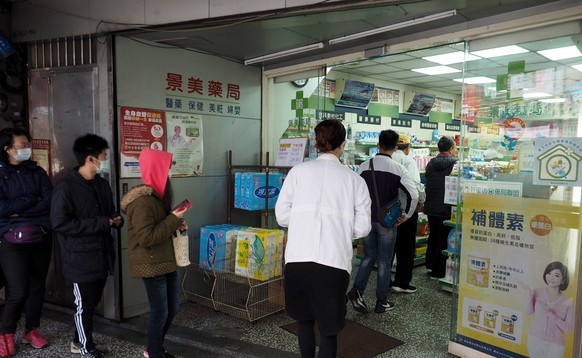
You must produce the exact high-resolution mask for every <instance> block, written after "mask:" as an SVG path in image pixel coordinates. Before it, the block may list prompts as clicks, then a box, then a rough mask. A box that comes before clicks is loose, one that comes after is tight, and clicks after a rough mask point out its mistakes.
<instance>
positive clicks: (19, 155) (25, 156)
mask: <svg viewBox="0 0 582 358" xmlns="http://www.w3.org/2000/svg"><path fill="white" fill-rule="evenodd" d="M31 155H32V149H30V148H24V149H17V150H16V154H15V155H13V156H12V158H14V159H15V160H17V161H19V162H24V161H25V160H29V159H30V156H31Z"/></svg>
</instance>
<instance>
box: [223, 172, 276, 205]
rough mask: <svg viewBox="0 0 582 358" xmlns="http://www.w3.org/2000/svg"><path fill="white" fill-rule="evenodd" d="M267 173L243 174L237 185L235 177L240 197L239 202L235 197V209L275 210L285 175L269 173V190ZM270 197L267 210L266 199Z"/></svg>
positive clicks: (236, 190)
mask: <svg viewBox="0 0 582 358" xmlns="http://www.w3.org/2000/svg"><path fill="white" fill-rule="evenodd" d="M266 184H267V174H266V173H241V175H240V181H239V182H238V183H237V180H236V176H235V185H240V186H239V187H238V189H237V188H236V187H235V190H234V191H235V193H236V192H238V193H239V195H240V197H239V200H238V202H237V200H236V196H235V207H236V208H239V209H245V210H263V209H273V208H274V207H275V203H276V202H277V198H278V197H279V192H280V191H281V186H282V184H283V174H280V173H269V187H268V188H267V185H266ZM267 194H268V196H269V200H268V203H269V205H268V207H267V208H265V198H266V196H267Z"/></svg>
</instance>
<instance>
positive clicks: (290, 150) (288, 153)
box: [275, 138, 307, 167]
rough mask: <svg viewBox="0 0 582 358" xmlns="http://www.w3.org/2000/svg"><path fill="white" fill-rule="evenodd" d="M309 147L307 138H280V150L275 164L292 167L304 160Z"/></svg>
mask: <svg viewBox="0 0 582 358" xmlns="http://www.w3.org/2000/svg"><path fill="white" fill-rule="evenodd" d="M306 149H307V138H282V139H280V140H279V151H278V152H277V159H276V161H275V165H276V166H279V167H292V166H294V165H295V164H299V163H301V162H303V158H305V151H306Z"/></svg>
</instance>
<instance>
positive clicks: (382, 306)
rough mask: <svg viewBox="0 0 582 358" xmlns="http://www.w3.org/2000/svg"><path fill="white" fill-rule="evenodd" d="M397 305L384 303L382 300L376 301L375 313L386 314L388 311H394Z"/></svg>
mask: <svg viewBox="0 0 582 358" xmlns="http://www.w3.org/2000/svg"><path fill="white" fill-rule="evenodd" d="M394 306H395V304H394V303H393V302H390V301H386V302H382V301H380V300H377V301H376V307H375V308H374V312H376V313H384V312H386V311H392V310H393V309H394Z"/></svg>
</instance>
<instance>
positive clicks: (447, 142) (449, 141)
mask: <svg viewBox="0 0 582 358" xmlns="http://www.w3.org/2000/svg"><path fill="white" fill-rule="evenodd" d="M438 146H439V152H441V153H444V152H448V151H449V150H451V148H454V147H455V141H454V140H453V138H451V137H447V136H443V137H441V139H440V140H439V144H438Z"/></svg>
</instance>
